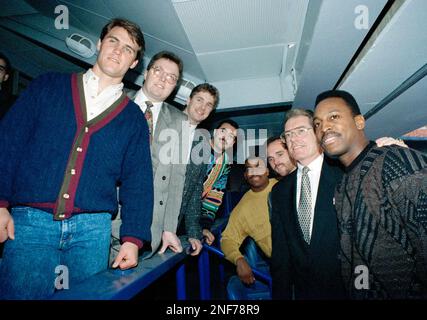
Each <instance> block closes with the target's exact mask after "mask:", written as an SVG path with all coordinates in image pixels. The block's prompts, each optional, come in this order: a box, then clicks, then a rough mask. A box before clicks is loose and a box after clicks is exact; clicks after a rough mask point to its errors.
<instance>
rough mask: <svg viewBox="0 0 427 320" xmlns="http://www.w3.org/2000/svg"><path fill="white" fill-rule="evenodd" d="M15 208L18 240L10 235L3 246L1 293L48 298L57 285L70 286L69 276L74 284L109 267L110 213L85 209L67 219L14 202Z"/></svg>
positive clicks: (10, 296)
mask: <svg viewBox="0 0 427 320" xmlns="http://www.w3.org/2000/svg"><path fill="white" fill-rule="evenodd" d="M11 214H12V216H13V219H14V224H15V240H8V241H6V244H5V247H4V252H3V260H2V263H1V265H0V299H44V298H48V297H49V296H51V295H52V294H53V293H54V292H55V287H56V288H57V289H61V288H64V289H65V288H66V284H67V282H68V284H69V288H70V289H71V288H72V287H73V285H74V284H76V283H78V282H81V281H83V280H85V279H87V278H88V277H90V276H92V275H94V274H96V273H98V272H100V271H102V270H105V269H107V267H108V254H109V246H110V236H111V215H110V214H109V213H95V214H94V213H91V214H87V213H82V214H77V215H74V216H72V217H71V218H69V219H66V220H63V221H55V220H53V215H52V214H51V213H48V212H45V211H42V210H39V209H34V208H29V207H17V208H13V209H12V212H11ZM58 266H59V267H58ZM57 267H58V268H57ZM64 268H65V269H67V271H68V275H67V273H66V272H64ZM65 277H67V279H65ZM55 282H56V285H55ZM58 284H59V285H58Z"/></svg>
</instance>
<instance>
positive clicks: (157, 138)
mask: <svg viewBox="0 0 427 320" xmlns="http://www.w3.org/2000/svg"><path fill="white" fill-rule="evenodd" d="M182 70H183V63H182V61H181V59H180V58H179V57H178V56H177V55H175V54H174V53H172V52H168V51H161V52H159V53H157V54H155V55H154V56H153V57H152V58H151V60H150V62H149V63H148V65H147V70H145V71H144V80H145V81H144V84H143V86H142V88H141V89H140V90H138V91H137V92H136V94H135V93H130V94H129V95H128V96H129V97H130V98H131V99H133V100H134V101H135V103H136V104H138V105H139V107H140V108H141V111H142V112H144V114H145V115H146V118H147V113H150V112H151V119H150V120H149V121H151V122H152V123H151V125H152V127H151V158H152V164H153V176H154V211H153V223H152V225H151V236H152V240H151V252H152V254H153V253H155V252H156V251H157V249H159V247H160V243H162V246H161V248H160V250H159V253H163V252H164V251H165V250H166V249H167V248H170V249H171V250H172V251H174V252H181V251H182V245H181V242H180V240H179V238H178V237H177V235H176V229H177V224H178V215H179V209H180V208H181V201H182V193H183V189H184V178H185V171H186V166H185V164H181V163H179V160H178V161H175V160H176V159H181V158H180V157H179V155H180V153H181V146H182V145H181V144H180V143H178V142H181V141H182V122H183V121H186V120H187V117H186V116H185V115H184V114H183V113H182V112H181V111H180V110H178V109H177V108H175V107H174V106H172V105H170V104H168V103H166V102H165V100H166V99H167V98H168V97H169V96H170V95H171V94H172V92H173V91H174V90H175V88H176V86H177V84H178V82H179V80H180V78H181V75H182ZM148 109H149V110H148ZM149 126H150V124H149ZM162 132H163V133H162ZM165 133H173V137H172V138H173V139H178V141H176V142H175V140H173V141H172V142H171V139H170V136H168V134H166V135H164V134H165ZM166 149H168V152H167V154H166V153H165V152H162V150H166ZM163 155H166V156H167V157H168V158H167V159H165V157H163ZM169 155H170V158H169Z"/></svg>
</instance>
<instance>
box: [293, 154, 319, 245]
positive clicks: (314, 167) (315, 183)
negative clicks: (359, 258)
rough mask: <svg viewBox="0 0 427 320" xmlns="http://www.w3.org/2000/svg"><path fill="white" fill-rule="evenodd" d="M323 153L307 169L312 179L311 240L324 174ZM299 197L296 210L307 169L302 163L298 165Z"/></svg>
mask: <svg viewBox="0 0 427 320" xmlns="http://www.w3.org/2000/svg"><path fill="white" fill-rule="evenodd" d="M323 157H324V155H323V153H322V154H321V155H320V156H318V157H317V158H316V159H314V160H313V161H312V162H311V163H310V164H309V165H308V166H307V167H308V168H309V169H310V171H309V172H308V173H307V174H308V178H309V179H310V189H311V221H310V238H311V234H312V231H313V221H314V208H315V207H316V199H317V191H318V189H319V181H320V174H321V172H322V165H323ZM297 166H298V170H297V197H296V208H298V204H299V200H300V196H301V178H302V169H303V168H304V167H305V166H303V165H301V164H300V163H297Z"/></svg>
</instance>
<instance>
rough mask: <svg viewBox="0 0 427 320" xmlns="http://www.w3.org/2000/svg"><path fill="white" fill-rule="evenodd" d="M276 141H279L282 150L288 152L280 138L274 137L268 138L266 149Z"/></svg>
mask: <svg viewBox="0 0 427 320" xmlns="http://www.w3.org/2000/svg"><path fill="white" fill-rule="evenodd" d="M277 140H279V141H280V143H281V144H282V146H283V148H284V149H286V150H288V148H287V147H286V144H285V143H283V141H282V139H281V138H280V136H274V137H270V138H268V139H267V148H268V146H269V145H270V144H271V143H273V142H275V141H277Z"/></svg>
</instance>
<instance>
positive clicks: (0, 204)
mask: <svg viewBox="0 0 427 320" xmlns="http://www.w3.org/2000/svg"><path fill="white" fill-rule="evenodd" d="M7 207H9V202H7V201H5V200H0V208H7Z"/></svg>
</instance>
